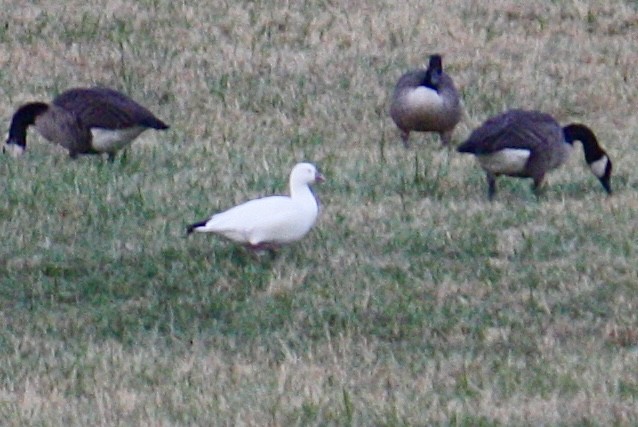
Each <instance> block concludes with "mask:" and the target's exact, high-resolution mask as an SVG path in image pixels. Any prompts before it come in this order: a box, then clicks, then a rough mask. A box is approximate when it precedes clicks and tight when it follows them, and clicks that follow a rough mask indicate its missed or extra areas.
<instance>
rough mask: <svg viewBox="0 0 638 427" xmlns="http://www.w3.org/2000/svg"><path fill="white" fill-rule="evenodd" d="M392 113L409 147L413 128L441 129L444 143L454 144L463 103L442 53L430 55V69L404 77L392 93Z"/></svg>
mask: <svg viewBox="0 0 638 427" xmlns="http://www.w3.org/2000/svg"><path fill="white" fill-rule="evenodd" d="M390 116H391V117H392V120H394V123H396V125H397V127H398V128H399V130H400V131H401V139H402V140H403V145H405V147H406V148H408V147H409V146H410V144H409V138H410V131H417V132H438V133H439V135H441V141H442V143H443V145H448V144H449V143H450V141H451V139H452V131H453V130H454V127H455V126H456V125H457V123H458V122H459V121H460V120H461V102H460V100H459V94H458V92H457V91H456V88H455V87H454V82H453V81H452V78H451V77H450V76H448V75H447V74H446V73H444V72H443V66H442V64H441V55H432V56H430V64H429V65H428V68H427V69H426V70H416V71H410V72H408V73H406V74H404V75H403V76H401V78H400V79H399V81H398V83H397V85H396V87H395V89H394V94H393V95H392V104H391V105H390Z"/></svg>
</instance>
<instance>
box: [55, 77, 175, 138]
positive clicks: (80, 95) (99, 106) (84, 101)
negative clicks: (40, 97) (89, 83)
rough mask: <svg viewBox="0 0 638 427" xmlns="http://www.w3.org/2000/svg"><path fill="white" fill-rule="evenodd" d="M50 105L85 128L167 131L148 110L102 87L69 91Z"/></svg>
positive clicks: (163, 124)
mask: <svg viewBox="0 0 638 427" xmlns="http://www.w3.org/2000/svg"><path fill="white" fill-rule="evenodd" d="M53 104H54V105H56V106H58V107H60V108H63V109H65V110H67V111H69V112H71V113H73V114H75V115H76V116H77V117H78V118H79V120H81V122H82V123H83V124H84V125H85V126H87V127H89V128H91V127H99V128H104V129H125V128H129V127H135V126H143V127H147V128H153V129H167V128H168V125H166V124H165V123H164V122H162V121H161V120H160V119H158V118H157V117H155V115H153V113H151V112H150V111H149V110H147V109H146V108H144V107H143V106H141V105H140V104H138V103H137V102H135V101H133V100H132V99H131V98H129V97H127V96H126V95H124V94H122V93H120V92H117V91H115V90H113V89H108V88H103V87H94V88H88V89H84V88H76V89H70V90H67V91H66V92H63V93H61V94H60V95H59V96H58V97H56V98H55V99H54V100H53Z"/></svg>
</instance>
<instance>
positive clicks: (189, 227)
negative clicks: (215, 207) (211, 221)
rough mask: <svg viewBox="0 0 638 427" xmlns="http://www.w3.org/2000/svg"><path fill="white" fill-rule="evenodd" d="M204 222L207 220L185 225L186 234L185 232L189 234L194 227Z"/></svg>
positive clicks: (204, 223)
mask: <svg viewBox="0 0 638 427" xmlns="http://www.w3.org/2000/svg"><path fill="white" fill-rule="evenodd" d="M206 222H207V221H200V222H196V223H195V224H191V225H189V226H188V227H186V234H187V235H188V234H191V233H192V232H194V231H195V229H196V228H197V227H201V226H204V225H206Z"/></svg>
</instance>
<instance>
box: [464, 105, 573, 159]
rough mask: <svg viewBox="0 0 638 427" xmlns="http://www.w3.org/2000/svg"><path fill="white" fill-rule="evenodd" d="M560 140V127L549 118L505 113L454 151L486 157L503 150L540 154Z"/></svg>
mask: <svg viewBox="0 0 638 427" xmlns="http://www.w3.org/2000/svg"><path fill="white" fill-rule="evenodd" d="M562 140H563V136H562V129H561V127H560V125H559V124H558V122H556V120H554V118H553V117H552V116H550V115H549V114H545V113H541V112H539V111H524V110H509V111H506V112H505V113H502V114H499V115H498V116H495V117H492V118H490V119H489V120H487V121H486V122H485V123H483V124H482V125H481V126H480V127H479V128H477V129H475V130H474V131H473V132H472V134H471V135H470V137H469V138H468V139H467V141H465V142H464V143H463V144H461V145H460V146H459V147H458V151H460V152H462V153H473V154H490V153H494V152H497V151H500V150H503V149H506V148H520V149H527V150H530V151H536V150H541V151H543V149H544V148H545V147H548V146H551V145H553V144H557V143H560V142H562Z"/></svg>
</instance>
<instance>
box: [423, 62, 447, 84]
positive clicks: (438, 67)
mask: <svg viewBox="0 0 638 427" xmlns="http://www.w3.org/2000/svg"><path fill="white" fill-rule="evenodd" d="M441 74H443V63H442V61H441V55H438V54H435V55H430V63H429V64H428V68H427V70H425V77H424V78H423V81H422V82H421V85H422V86H425V87H429V88H430V89H434V90H438V89H439V83H440V82H441Z"/></svg>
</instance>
